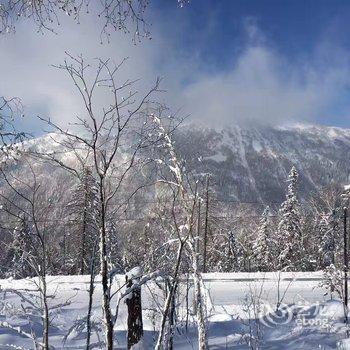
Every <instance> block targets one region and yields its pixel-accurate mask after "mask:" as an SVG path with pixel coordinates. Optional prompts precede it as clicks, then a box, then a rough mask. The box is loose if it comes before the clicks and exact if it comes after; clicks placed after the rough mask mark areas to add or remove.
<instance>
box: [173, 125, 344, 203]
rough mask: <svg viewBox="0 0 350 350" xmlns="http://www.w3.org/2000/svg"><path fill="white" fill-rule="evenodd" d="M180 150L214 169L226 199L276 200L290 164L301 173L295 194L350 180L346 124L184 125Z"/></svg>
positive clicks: (204, 169) (220, 193)
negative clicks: (195, 126) (327, 125)
mask: <svg viewBox="0 0 350 350" xmlns="http://www.w3.org/2000/svg"><path fill="white" fill-rule="evenodd" d="M184 129H185V130H183V131H182V133H181V141H180V142H179V143H178V144H179V145H181V147H180V148H181V150H182V153H183V154H184V155H185V157H186V159H187V160H188V162H189V163H190V164H191V167H194V168H195V169H196V171H198V172H210V173H212V174H213V183H214V186H215V189H216V192H217V195H218V196H219V198H221V199H225V200H234V201H235V200H237V201H244V202H255V201H257V202H263V203H269V202H270V203H271V202H280V201H281V200H282V199H283V197H284V192H285V189H286V178H287V175H288V172H289V170H290V169H291V167H292V165H295V166H296V168H297V169H298V171H299V173H300V195H301V197H306V196H307V195H308V194H310V193H311V192H312V191H315V190H316V189H317V188H320V187H324V186H328V185H329V184H331V183H337V184H341V185H343V184H345V183H347V182H349V180H350V129H341V128H334V127H325V126H315V125H302V124H299V125H294V126H290V127H266V126H265V127H249V128H248V127H246V128H242V127H238V126H235V127H229V128H226V129H221V130H218V129H206V128H199V127H197V128H193V127H191V128H184Z"/></svg>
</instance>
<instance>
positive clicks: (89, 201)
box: [68, 166, 99, 274]
mask: <svg viewBox="0 0 350 350" xmlns="http://www.w3.org/2000/svg"><path fill="white" fill-rule="evenodd" d="M98 203H99V202H98V189H97V185H96V181H95V178H94V176H93V174H92V172H91V169H90V168H89V167H86V166H85V167H84V168H83V169H82V171H81V175H80V177H79V182H78V184H77V185H76V186H75V188H74V189H73V195H72V201H71V202H70V203H69V204H68V211H69V214H70V216H71V217H72V219H73V222H74V229H73V231H74V232H73V234H72V235H71V239H72V240H75V242H78V247H79V253H78V254H76V251H74V257H75V264H76V270H77V271H78V273H80V274H84V273H86V272H88V266H89V261H90V257H91V253H92V250H93V246H94V242H95V241H96V239H97V236H98V233H97V228H96V227H97V224H96V222H97V220H98V215H99V208H98Z"/></svg>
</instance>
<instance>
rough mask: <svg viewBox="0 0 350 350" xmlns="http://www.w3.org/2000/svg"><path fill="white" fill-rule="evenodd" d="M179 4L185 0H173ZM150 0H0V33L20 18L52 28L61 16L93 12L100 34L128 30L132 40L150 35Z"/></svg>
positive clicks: (77, 19) (9, 30)
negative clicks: (100, 23) (147, 13)
mask: <svg viewBox="0 0 350 350" xmlns="http://www.w3.org/2000/svg"><path fill="white" fill-rule="evenodd" d="M177 2H178V4H179V5H180V7H182V6H183V5H184V4H186V3H187V2H188V0H177ZM149 3H150V0H101V1H93V2H92V1H90V0H7V1H2V2H1V3H0V33H9V32H13V31H14V30H15V28H16V22H18V21H19V20H20V19H22V18H26V19H30V20H32V21H33V22H34V23H35V24H36V26H37V28H38V31H44V30H48V31H54V27H55V26H56V25H60V19H61V16H62V15H67V16H70V17H72V18H73V19H74V20H75V21H76V22H77V23H79V20H80V17H81V16H82V14H88V13H89V12H94V14H96V17H98V18H101V19H102V28H101V37H102V36H105V37H107V39H108V37H109V36H110V32H111V31H116V30H119V31H123V32H124V33H130V32H131V33H132V34H133V40H134V41H136V40H140V39H141V37H146V38H147V37H150V31H149V24H148V22H147V20H146V18H145V12H146V9H147V8H148V5H149Z"/></svg>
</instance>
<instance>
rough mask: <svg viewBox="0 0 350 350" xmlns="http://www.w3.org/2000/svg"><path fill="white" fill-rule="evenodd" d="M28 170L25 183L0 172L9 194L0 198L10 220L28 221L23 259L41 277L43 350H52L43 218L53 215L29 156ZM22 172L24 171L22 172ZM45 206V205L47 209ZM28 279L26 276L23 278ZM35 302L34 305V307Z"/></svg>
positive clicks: (38, 287) (14, 175) (12, 173)
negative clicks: (25, 249)
mask: <svg viewBox="0 0 350 350" xmlns="http://www.w3.org/2000/svg"><path fill="white" fill-rule="evenodd" d="M22 160H24V162H25V164H26V167H28V169H29V171H30V174H31V178H30V179H29V180H28V179H23V178H22V177H21V176H20V175H19V174H16V173H14V172H13V171H7V170H6V171H5V170H4V169H0V172H1V175H2V178H3V179H4V181H5V184H6V187H5V188H7V189H8V191H7V192H5V191H4V190H3V191H2V193H1V194H0V196H1V198H2V201H3V210H5V211H6V212H7V213H8V214H9V215H10V216H12V217H14V218H17V219H20V220H23V216H25V217H26V218H27V221H28V223H30V225H29V224H28V226H30V228H28V229H27V230H26V238H25V239H26V240H27V241H28V242H27V245H29V246H30V248H29V249H27V251H24V252H23V253H24V254H23V256H24V259H25V261H26V263H27V264H29V266H30V268H31V270H32V271H34V275H35V276H37V277H38V282H35V281H34V283H35V284H36V287H37V289H38V292H39V295H40V304H41V309H42V320H43V340H42V344H43V345H42V348H43V349H45V350H48V349H49V326H50V308H49V303H48V299H49V297H50V298H51V296H49V295H48V289H47V279H46V276H47V270H48V261H49V245H50V244H49V242H48V235H47V232H48V230H47V228H46V222H45V221H44V220H42V219H41V218H42V217H45V216H47V213H48V212H49V211H50V206H51V204H50V201H47V200H46V199H45V196H46V195H45V193H44V192H43V191H42V190H41V183H40V181H38V178H37V175H36V173H35V171H34V168H33V167H32V165H31V163H30V161H29V160H28V158H27V156H26V155H25V154H24V155H22ZM22 170H23V169H22ZM45 203H46V205H45ZM23 277H26V276H23ZM33 303H34V302H32V304H33Z"/></svg>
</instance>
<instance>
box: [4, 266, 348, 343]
mask: <svg viewBox="0 0 350 350" xmlns="http://www.w3.org/2000/svg"><path fill="white" fill-rule="evenodd" d="M321 279H322V273H320V272H315V273H281V274H278V273H230V274H225V273H217V274H205V275H204V283H205V287H206V301H207V315H208V332H209V345H210V349H255V348H258V349H281V350H283V349H288V350H289V349H337V348H342V349H345V346H346V341H344V342H342V339H345V338H346V327H345V325H344V310H343V306H342V304H341V303H340V302H339V301H337V300H333V301H329V300H328V299H329V296H327V295H325V292H326V291H325V290H324V289H322V288H321V287H319V284H320V281H321ZM48 281H49V284H48V287H49V294H50V295H52V296H54V297H52V298H50V306H51V307H53V310H52V311H51V318H52V322H51V323H52V325H51V328H50V343H51V345H52V346H53V347H54V348H55V349H84V345H85V332H86V330H85V326H84V322H83V321H84V317H85V316H86V312H87V305H88V288H89V276H58V277H54V276H53V277H49V278H48ZM34 282H35V280H34ZM123 283H124V277H123V276H117V278H116V280H115V283H114V288H113V289H114V290H116V289H118V288H119V286H121V285H122V284H123ZM190 284H191V283H189V285H190ZM187 285H188V284H187V282H186V281H185V280H184V281H183V283H182V288H181V293H180V294H181V295H180V297H179V300H178V302H179V305H180V308H179V315H178V317H179V320H181V322H179V325H178V329H177V332H176V336H175V349H192V348H196V340H195V339H196V334H195V325H194V323H193V318H192V316H191V314H189V315H187V313H186V312H185V305H186V297H185V295H186V293H185V290H186V289H187V287H186V286H187ZM0 287H1V294H0V296H1V300H0V308H1V309H0V349H1V350H2V349H4V350H5V349H16V347H17V349H22V348H24V349H34V345H33V341H32V340H31V339H30V338H31V337H32V336H33V334H36V335H37V336H38V337H40V335H41V332H42V327H41V323H42V322H41V320H40V315H39V314H38V312H37V310H36V308H37V306H39V307H40V301H39V300H36V299H35V295H36V292H33V291H35V289H36V286H35V283H33V280H30V279H26V280H0ZM189 288H190V287H189ZM142 294H143V310H144V311H143V321H144V330H145V343H146V348H147V349H152V348H153V342H154V340H155V337H156V333H155V329H157V325H158V322H159V320H160V313H159V311H158V310H159V308H160V307H161V306H162V302H163V296H162V293H160V291H159V289H158V288H157V287H156V286H155V284H154V283H149V284H148V285H145V286H144V287H143V291H142ZM191 298H192V296H191V290H190V292H189V298H188V304H189V308H190V309H191ZM100 300H101V288H100V285H99V280H98V278H97V280H96V290H95V294H94V303H93V321H94V325H95V327H94V333H93V337H92V343H93V344H94V345H95V346H96V347H95V348H96V349H99V348H103V347H102V345H101V342H102V341H103V333H102V330H101V329H100V327H101V326H100V317H101V307H100ZM327 300H328V301H327ZM116 302H117V298H115V300H114V303H113V305H114V307H115V306H116ZM278 302H279V303H280V307H279V311H278V312H277V313H276V312H275V310H276V306H277V304H278ZM31 303H33V305H31ZM186 319H187V320H188V322H187V324H186ZM79 320H82V322H79ZM73 325H75V327H73ZM72 327H73V328H72ZM99 329H100V331H99ZM125 329H126V308H125V304H124V302H121V303H120V309H119V317H118V321H117V324H116V327H115V337H116V347H115V348H116V349H125V339H126V332H125ZM349 345H350V343H349Z"/></svg>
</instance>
